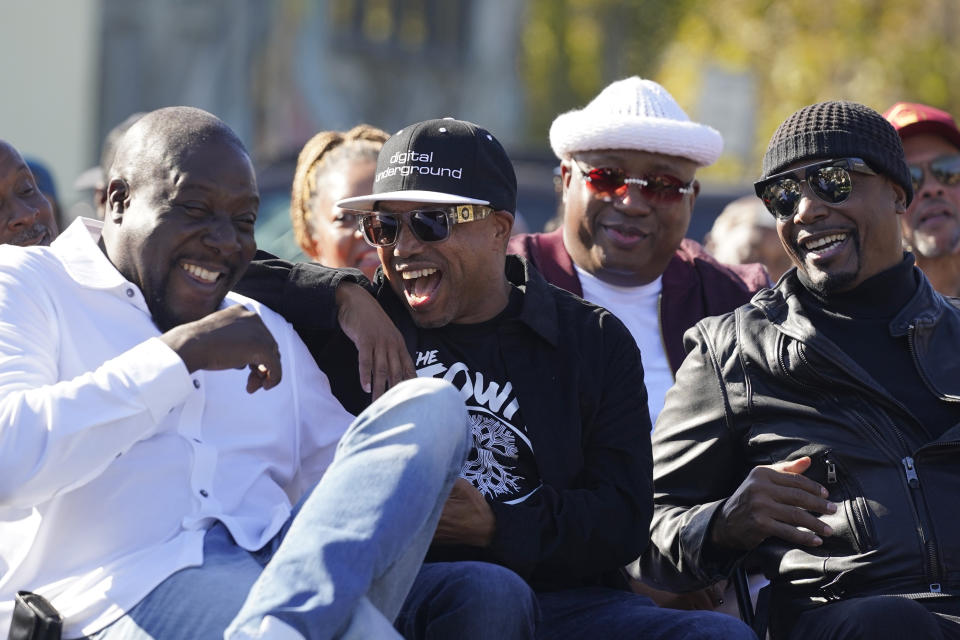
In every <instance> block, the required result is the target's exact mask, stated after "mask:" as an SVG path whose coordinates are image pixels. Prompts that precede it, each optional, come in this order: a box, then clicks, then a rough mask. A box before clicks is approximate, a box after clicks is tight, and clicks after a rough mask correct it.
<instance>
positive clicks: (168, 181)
mask: <svg viewBox="0 0 960 640" xmlns="http://www.w3.org/2000/svg"><path fill="white" fill-rule="evenodd" d="M109 178H110V179H109V183H108V187H107V201H108V203H107V215H106V219H105V220H104V221H103V223H100V222H98V221H93V220H88V219H80V220H78V221H77V222H75V223H74V224H73V225H72V226H71V227H70V228H69V229H67V230H66V231H65V232H64V233H63V235H61V236H60V238H59V239H58V240H57V241H56V242H55V243H54V244H53V245H52V246H51V247H49V248H46V247H44V248H40V247H37V248H28V249H24V248H20V247H2V248H0V469H3V472H2V474H0V540H2V544H0V637H6V633H7V631H6V629H7V627H8V626H9V624H10V621H11V611H12V609H13V598H14V594H15V592H16V591H17V590H30V591H33V592H36V593H39V594H40V595H42V596H44V597H46V598H47V599H48V600H50V601H51V602H52V603H53V605H54V606H55V607H56V608H57V609H58V610H59V611H60V613H62V614H63V616H64V619H65V622H64V637H65V638H76V637H79V636H92V637H96V638H108V639H111V640H112V639H115V638H124V639H126V638H164V639H166V638H214V637H221V636H223V637H227V638H252V637H270V638H301V637H304V638H329V637H357V638H361V637H378V638H380V637H391V634H394V632H393V631H392V628H391V625H390V621H391V620H392V618H393V617H394V616H395V615H396V612H397V610H398V609H399V607H400V605H401V603H402V602H403V599H404V597H405V595H406V592H407V590H408V588H409V585H410V583H411V582H412V580H413V578H414V576H415V575H416V572H417V569H418V567H419V564H420V561H421V559H422V557H423V554H424V553H425V551H426V548H427V545H428V544H429V541H430V539H431V537H432V534H433V531H434V528H435V525H436V521H437V519H438V517H439V514H440V510H441V508H442V506H443V503H444V500H445V498H446V496H447V494H448V493H449V490H450V487H451V485H452V483H453V480H454V478H455V476H456V474H457V472H458V471H459V469H460V466H461V463H462V460H463V457H464V455H465V453H466V437H467V431H466V413H465V409H464V406H463V401H462V400H461V399H460V397H459V395H458V394H457V393H456V391H454V389H453V387H451V386H450V385H448V384H445V383H441V382H440V381H436V380H432V379H426V380H416V381H410V382H405V383H403V384H400V385H397V386H396V387H394V388H393V389H392V390H391V391H389V392H388V393H386V394H385V395H384V396H382V397H381V398H380V399H379V400H378V401H377V402H376V403H374V404H373V405H372V406H371V407H370V408H369V409H368V410H367V411H365V412H364V413H363V414H361V415H360V417H358V418H357V419H356V420H354V419H353V417H352V416H351V415H349V414H348V413H347V412H346V411H345V410H344V409H343V408H342V407H341V406H340V404H339V403H338V402H337V401H336V400H335V399H334V398H333V396H332V395H331V393H330V388H329V383H328V381H327V379H326V377H325V375H324V374H323V373H321V372H320V370H319V369H318V368H317V366H316V364H315V363H314V360H313V358H312V357H311V356H310V354H309V352H308V351H307V349H306V347H304V345H303V343H302V342H301V341H300V339H299V338H298V337H297V335H296V333H295V332H294V331H293V330H292V328H291V327H290V326H289V325H288V324H287V323H286V322H285V321H284V320H283V319H282V318H280V316H278V315H277V314H274V313H273V312H271V311H270V310H268V309H266V308H265V307H262V306H261V305H259V304H258V303H256V302H254V301H252V300H250V299H248V298H244V297H243V296H239V295H237V294H231V293H229V290H230V288H231V287H232V286H233V285H234V284H235V283H236V281H237V280H238V279H239V278H240V276H241V275H242V274H243V272H244V270H245V269H246V266H247V264H248V263H249V261H250V260H251V258H252V256H253V254H254V251H255V249H256V245H255V242H254V236H253V227H254V222H255V220H256V214H257V207H258V204H259V195H258V191H257V186H256V180H255V177H254V172H253V168H252V165H251V163H250V159H249V157H248V155H247V153H246V151H245V149H244V147H243V145H242V143H241V142H240V141H239V139H238V138H237V137H236V135H235V134H234V133H233V132H232V131H231V130H230V129H229V127H227V125H226V124H224V123H223V122H221V121H220V120H218V119H217V118H215V117H214V116H212V115H210V114H208V113H206V112H204V111H201V110H199V109H192V108H186V107H173V108H168V109H161V110H158V111H155V112H153V113H150V114H148V115H146V116H144V118H142V119H141V120H140V121H139V122H138V123H137V124H136V125H134V126H133V127H132V128H131V129H130V131H129V132H128V133H127V135H126V136H125V138H124V139H123V141H122V142H121V144H120V147H119V149H118V151H117V156H116V159H115V161H114V165H113V168H112V170H111V173H110V176H109ZM373 304H374V305H375V303H373ZM386 322H389V321H388V320H387V321H386ZM281 363H282V369H283V370H282V372H281ZM281 373H282V375H281ZM261 389H262V391H261ZM351 423H352V424H351ZM321 478H322V479H321ZM294 504H296V506H293V505H294Z"/></svg>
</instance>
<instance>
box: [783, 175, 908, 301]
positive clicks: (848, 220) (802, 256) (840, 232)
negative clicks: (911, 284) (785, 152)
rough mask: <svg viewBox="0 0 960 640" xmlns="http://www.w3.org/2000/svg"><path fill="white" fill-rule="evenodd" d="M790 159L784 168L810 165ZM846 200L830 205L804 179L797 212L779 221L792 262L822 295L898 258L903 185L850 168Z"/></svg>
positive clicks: (847, 287) (860, 279)
mask: <svg viewBox="0 0 960 640" xmlns="http://www.w3.org/2000/svg"><path fill="white" fill-rule="evenodd" d="M811 162H812V160H810V159H805V160H801V161H798V162H795V163H793V164H790V165H788V166H786V167H784V168H783V169H781V170H779V171H778V173H779V172H786V171H790V170H792V169H796V168H797V167H801V166H804V165H807V164H810V163H811ZM850 176H851V180H852V191H851V192H850V195H849V196H848V197H847V199H846V200H844V201H843V202H840V203H838V204H829V203H827V202H824V201H823V200H821V199H820V198H818V197H817V196H815V195H814V194H813V193H812V192H811V190H810V185H808V184H807V183H806V181H803V182H802V187H801V188H802V194H803V195H802V197H801V199H800V203H799V205H798V206H797V211H796V213H795V214H794V215H793V216H792V217H789V218H787V219H785V220H783V219H781V220H778V221H777V233H778V235H779V236H780V242H781V243H782V244H783V247H784V249H785V250H786V251H787V253H788V254H789V255H790V259H791V261H792V262H793V263H794V264H795V265H796V266H797V268H798V269H799V270H800V271H802V272H803V273H804V274H805V275H806V277H807V280H808V281H809V282H810V283H811V284H812V285H813V288H814V290H816V291H817V292H819V293H821V294H829V293H833V292H841V291H848V290H850V289H853V288H854V287H856V286H857V285H859V284H860V283H861V282H863V281H864V280H866V279H867V278H869V277H871V276H874V275H876V274H878V273H880V272H881V271H883V270H885V269H888V268H890V267H892V266H894V265H895V264H897V263H898V262H899V261H900V260H901V258H902V248H901V242H900V228H899V219H898V218H899V214H903V213H904V210H905V205H904V203H905V202H906V195H905V194H904V191H903V189H902V188H901V187H900V186H899V185H897V184H895V183H894V182H892V181H891V180H889V179H888V178H886V177H885V176H883V175H866V174H862V173H856V172H851V173H850Z"/></svg>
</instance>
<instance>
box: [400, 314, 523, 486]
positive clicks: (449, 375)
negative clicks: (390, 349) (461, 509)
mask: <svg viewBox="0 0 960 640" xmlns="http://www.w3.org/2000/svg"><path fill="white" fill-rule="evenodd" d="M495 321H496V319H495V320H491V321H490V322H487V323H482V324H478V325H447V326H446V327H442V328H440V329H432V330H430V331H429V335H424V334H423V333H421V335H420V344H419V346H418V347H417V358H416V366H417V375H418V376H420V377H433V378H442V379H443V380H446V381H448V382H450V383H451V384H453V386H455V387H456V388H457V389H459V390H460V393H461V394H463V397H464V399H465V400H466V404H467V412H468V419H469V421H470V426H471V428H472V430H473V447H472V448H471V450H470V453H469V454H468V455H467V460H466V462H465V463H464V465H463V468H462V469H461V470H460V477H461V478H464V479H466V480H468V481H469V482H470V484H472V485H473V486H474V487H476V488H477V490H478V491H480V493H482V494H483V495H484V496H485V497H487V498H489V499H491V500H495V501H497V502H504V503H507V504H515V503H517V502H523V501H524V500H526V499H527V498H528V497H529V496H530V495H531V494H532V493H533V492H534V491H536V489H537V488H538V487H539V486H540V475H539V473H538V472H537V466H536V462H535V460H534V452H533V447H532V444H531V443H530V440H529V439H528V438H527V435H526V425H525V424H524V422H523V418H522V412H521V411H520V404H519V401H518V400H517V396H516V394H515V393H514V392H513V385H512V384H511V383H510V382H509V381H508V380H506V368H505V367H504V365H503V362H502V360H501V358H500V346H499V341H498V339H497V333H496V329H495V325H494V326H491V323H495ZM424 333H427V332H424ZM465 362H470V365H467V364H465Z"/></svg>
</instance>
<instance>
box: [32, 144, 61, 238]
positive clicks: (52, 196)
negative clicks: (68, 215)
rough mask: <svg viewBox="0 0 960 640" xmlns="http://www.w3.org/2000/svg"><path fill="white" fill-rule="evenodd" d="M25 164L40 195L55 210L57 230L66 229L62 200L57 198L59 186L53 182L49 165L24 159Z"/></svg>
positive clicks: (33, 159) (54, 217) (54, 216)
mask: <svg viewBox="0 0 960 640" xmlns="http://www.w3.org/2000/svg"><path fill="white" fill-rule="evenodd" d="M24 162H26V163H27V166H28V167H30V173H32V174H33V178H34V180H36V182H37V188H38V189H40V193H42V194H43V197H44V198H46V199H47V202H49V203H50V208H51V209H52V210H53V219H54V220H55V221H56V223H57V229H66V228H67V221H66V220H64V217H63V216H64V212H63V207H61V206H60V199H59V198H58V197H57V184H56V183H55V182H54V181H53V174H52V173H50V170H49V169H48V168H47V165H46V164H44V163H43V162H41V161H40V160H37V159H36V158H24Z"/></svg>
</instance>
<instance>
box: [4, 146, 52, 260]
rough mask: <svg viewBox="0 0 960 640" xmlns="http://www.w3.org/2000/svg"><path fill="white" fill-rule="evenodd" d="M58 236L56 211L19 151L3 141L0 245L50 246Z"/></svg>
mask: <svg viewBox="0 0 960 640" xmlns="http://www.w3.org/2000/svg"><path fill="white" fill-rule="evenodd" d="M56 237H57V223H56V221H55V220H54V217H53V208H52V207H51V206H50V203H49V202H48V201H47V199H46V198H44V197H43V194H42V193H40V190H39V189H38V188H37V183H36V180H34V178H33V174H32V173H30V169H29V167H27V163H25V162H24V161H23V158H21V157H20V154H19V153H18V152H17V150H16V149H14V148H13V147H12V146H11V145H9V144H7V143H6V142H3V141H2V140H0V244H15V245H18V246H21V247H28V246H32V245H48V244H50V243H51V242H53V239H54V238H56Z"/></svg>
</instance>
